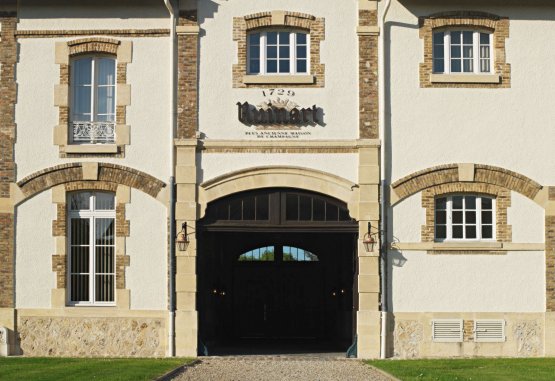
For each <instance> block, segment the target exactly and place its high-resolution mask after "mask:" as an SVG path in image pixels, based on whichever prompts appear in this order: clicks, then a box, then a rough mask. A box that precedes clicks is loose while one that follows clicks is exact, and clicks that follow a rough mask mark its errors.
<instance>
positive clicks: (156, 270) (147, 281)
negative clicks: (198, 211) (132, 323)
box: [125, 189, 168, 310]
mask: <svg viewBox="0 0 555 381" xmlns="http://www.w3.org/2000/svg"><path fill="white" fill-rule="evenodd" d="M126 219H127V220H129V221H130V224H131V225H130V226H131V229H130V236H129V237H128V238H127V239H126V254H127V255H129V257H130V265H129V267H127V268H126V271H125V281H126V288H127V289H129V290H131V291H130V293H131V309H140V310H164V309H166V308H167V242H168V240H167V213H166V208H165V206H164V205H162V204H161V203H160V202H158V201H156V200H154V199H153V198H152V197H150V196H148V195H146V194H144V193H143V192H141V191H138V190H135V189H133V190H132V191H131V203H130V204H128V205H127V208H126Z"/></svg>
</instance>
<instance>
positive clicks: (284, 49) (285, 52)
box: [279, 46, 289, 58]
mask: <svg viewBox="0 0 555 381" xmlns="http://www.w3.org/2000/svg"><path fill="white" fill-rule="evenodd" d="M279 58H289V46H280V47H279Z"/></svg>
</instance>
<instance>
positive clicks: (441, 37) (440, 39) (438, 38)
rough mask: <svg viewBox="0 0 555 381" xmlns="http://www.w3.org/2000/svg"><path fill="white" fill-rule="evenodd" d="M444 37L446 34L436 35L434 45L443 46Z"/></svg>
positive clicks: (438, 33)
mask: <svg viewBox="0 0 555 381" xmlns="http://www.w3.org/2000/svg"><path fill="white" fill-rule="evenodd" d="M444 36H445V33H444V32H436V33H434V45H443V40H444ZM442 55H443V53H442Z"/></svg>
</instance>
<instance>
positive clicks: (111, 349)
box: [19, 317, 165, 357]
mask: <svg viewBox="0 0 555 381" xmlns="http://www.w3.org/2000/svg"><path fill="white" fill-rule="evenodd" d="M19 335H20V340H21V350H22V352H23V355H25V356H65V357H104V356H106V357H161V356H164V355H165V342H164V337H165V327H164V323H163V321H162V320H161V319H153V318H65V317H23V318H21V323H20V329H19Z"/></svg>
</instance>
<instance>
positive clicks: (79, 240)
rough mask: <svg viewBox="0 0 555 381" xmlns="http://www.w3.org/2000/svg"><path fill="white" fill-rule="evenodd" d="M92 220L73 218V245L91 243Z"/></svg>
mask: <svg viewBox="0 0 555 381" xmlns="http://www.w3.org/2000/svg"><path fill="white" fill-rule="evenodd" d="M89 234H90V220H89V219H88V218H72V219H71V245H89V240H90V236H89Z"/></svg>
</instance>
